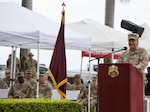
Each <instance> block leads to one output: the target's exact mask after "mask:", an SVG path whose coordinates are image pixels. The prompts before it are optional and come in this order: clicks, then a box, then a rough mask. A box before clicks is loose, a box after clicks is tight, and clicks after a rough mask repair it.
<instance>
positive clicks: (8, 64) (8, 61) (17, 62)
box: [6, 57, 21, 71]
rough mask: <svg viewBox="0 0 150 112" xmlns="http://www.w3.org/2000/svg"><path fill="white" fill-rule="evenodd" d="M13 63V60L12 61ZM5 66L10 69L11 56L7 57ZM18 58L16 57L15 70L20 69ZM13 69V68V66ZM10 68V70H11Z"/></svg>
mask: <svg viewBox="0 0 150 112" xmlns="http://www.w3.org/2000/svg"><path fill="white" fill-rule="evenodd" d="M13 63H14V62H13ZM6 64H7V68H8V69H11V57H10V58H8V60H7V63H6ZM20 66H21V65H20V60H19V59H18V58H16V71H19V69H20ZM13 69H14V67H13ZM13 69H12V70H13Z"/></svg>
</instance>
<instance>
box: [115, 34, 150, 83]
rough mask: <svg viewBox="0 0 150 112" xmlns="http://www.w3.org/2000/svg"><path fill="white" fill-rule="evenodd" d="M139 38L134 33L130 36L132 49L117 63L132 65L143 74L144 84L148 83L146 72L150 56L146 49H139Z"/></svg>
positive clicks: (129, 42) (129, 41) (129, 40)
mask: <svg viewBox="0 0 150 112" xmlns="http://www.w3.org/2000/svg"><path fill="white" fill-rule="evenodd" d="M138 38H139V37H138V35H137V34H134V33H132V34H129V35H128V44H129V47H130V49H129V50H127V51H126V52H124V53H123V54H122V55H121V56H120V58H119V59H118V60H117V62H118V63H131V64H132V65H133V66H134V67H135V68H137V70H138V71H140V72H141V73H142V74H143V78H144V83H146V82H147V81H146V77H145V73H144V70H145V68H146V67H147V65H148V55H147V52H146V50H145V49H144V48H141V47H138Z"/></svg>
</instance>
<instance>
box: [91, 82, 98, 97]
mask: <svg viewBox="0 0 150 112" xmlns="http://www.w3.org/2000/svg"><path fill="white" fill-rule="evenodd" d="M90 91H91V93H90V96H91V97H93V98H94V99H97V92H98V86H94V85H93V84H91V90H90Z"/></svg>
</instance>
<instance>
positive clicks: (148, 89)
mask: <svg viewBox="0 0 150 112" xmlns="http://www.w3.org/2000/svg"><path fill="white" fill-rule="evenodd" d="M146 78H147V81H148V83H147V84H146V86H145V95H150V67H147V74H146Z"/></svg>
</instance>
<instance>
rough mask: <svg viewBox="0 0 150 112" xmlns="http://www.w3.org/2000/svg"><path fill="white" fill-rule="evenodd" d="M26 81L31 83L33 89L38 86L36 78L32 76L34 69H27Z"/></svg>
mask: <svg viewBox="0 0 150 112" xmlns="http://www.w3.org/2000/svg"><path fill="white" fill-rule="evenodd" d="M25 82H27V83H29V84H30V86H31V89H35V88H36V84H37V83H36V80H35V79H33V78H32V71H31V70H26V75H25Z"/></svg>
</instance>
